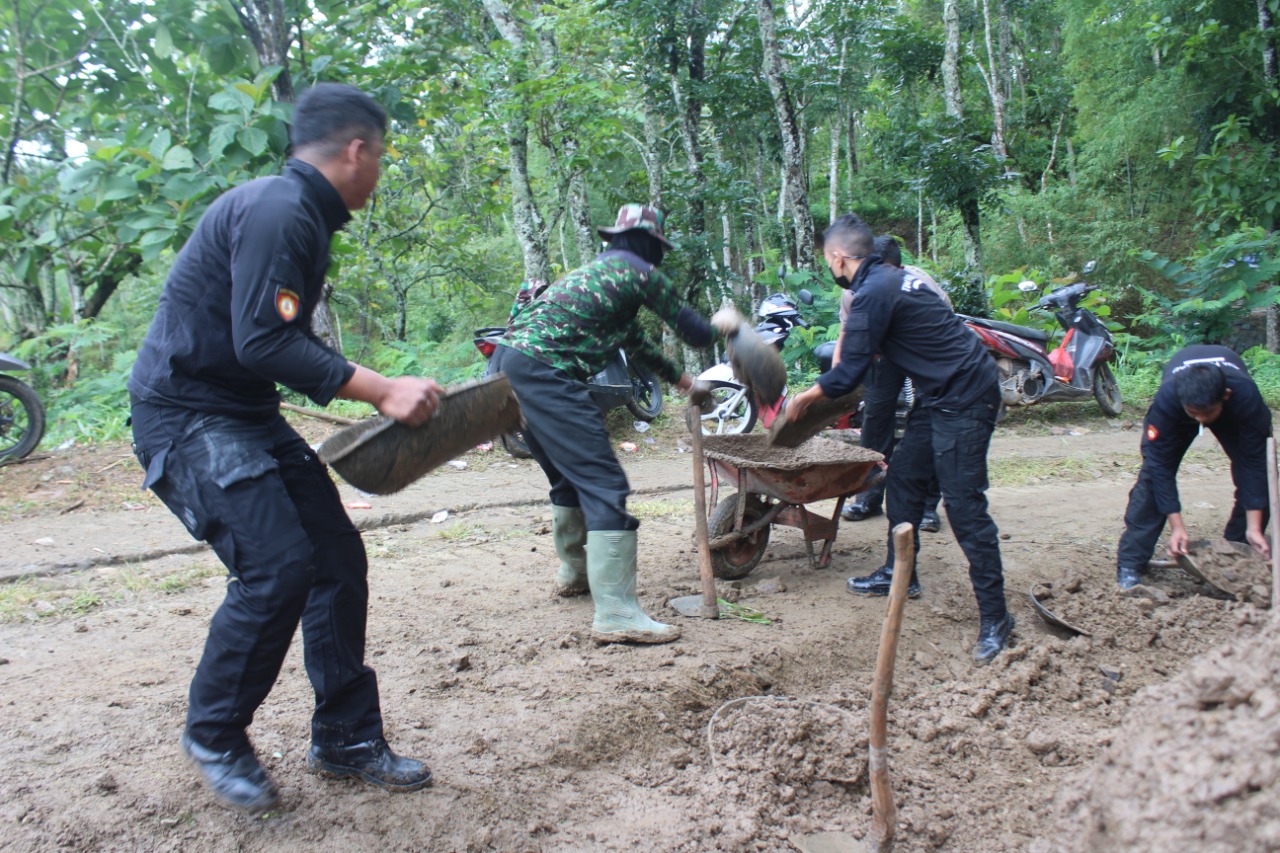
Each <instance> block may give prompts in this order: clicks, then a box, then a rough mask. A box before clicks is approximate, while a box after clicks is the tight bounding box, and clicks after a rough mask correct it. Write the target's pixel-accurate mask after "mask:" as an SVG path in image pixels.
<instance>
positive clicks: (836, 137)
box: [827, 111, 843, 222]
mask: <svg viewBox="0 0 1280 853" xmlns="http://www.w3.org/2000/svg"><path fill="white" fill-rule="evenodd" d="M840 112H843V111H838V112H837V113H836V117H835V120H834V121H832V123H831V160H830V162H829V164H828V168H827V180H828V182H829V183H830V186H829V187H828V188H827V208H828V217H827V222H835V221H836V217H837V216H839V215H840V128H841V126H842V123H843V122H842V120H843V116H841V115H840Z"/></svg>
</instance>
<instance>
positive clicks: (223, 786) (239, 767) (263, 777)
mask: <svg viewBox="0 0 1280 853" xmlns="http://www.w3.org/2000/svg"><path fill="white" fill-rule="evenodd" d="M181 744H182V751H183V753H184V754H185V755H186V756H187V758H190V759H191V763H192V764H194V765H195V766H196V768H197V769H198V770H199V771H200V772H201V774H203V775H204V780H205V781H206V782H208V783H209V787H210V788H212V789H213V793H214V796H216V797H217V798H218V800H219V801H220V802H222V804H223V805H226V806H230V807H231V808H233V809H238V810H240V811H242V812H245V813H246V814H250V815H260V814H262V813H263V812H267V811H270V810H271V809H273V808H275V806H276V804H278V803H279V802H280V792H279V791H277V790H276V786H275V783H273V782H272V781H271V779H270V777H268V776H267V771H265V770H263V769H262V765H261V764H259V763H258V757H257V756H256V755H254V754H253V748H252V747H248V746H246V747H245V748H244V749H242V750H231V751H229V752H214V751H213V750H212V749H207V748H205V747H203V746H201V745H200V744H198V743H196V742H195V741H194V740H192V739H191V736H190V735H188V734H187V733H186V732H183V734H182V741H181Z"/></svg>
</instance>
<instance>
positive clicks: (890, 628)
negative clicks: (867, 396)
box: [868, 522, 916, 853]
mask: <svg viewBox="0 0 1280 853" xmlns="http://www.w3.org/2000/svg"><path fill="white" fill-rule="evenodd" d="M915 551H916V544H915V528H914V527H913V526H912V525H910V524H907V523H906V522H903V523H901V524H899V525H897V526H895V527H894V528H893V583H892V584H890V586H889V612H888V614H886V615H885V617H884V627H883V628H882V629H881V631H880V653H879V655H877V656H876V675H875V681H873V682H872V683H871V738H870V747H871V750H870V752H871V755H870V759H869V761H868V766H869V767H870V775H871V833H870V836H869V841H870V842H871V849H872V850H874V851H876V853H888V851H889V850H892V849H893V836H894V833H895V831H896V828H897V823H898V811H897V808H896V807H895V806H894V803H893V786H892V785H891V784H890V781H889V752H888V749H887V748H886V742H887V740H888V737H887V732H888V724H889V696H890V695H892V693H893V662H894V659H895V658H896V657H897V656H898V634H899V633H900V631H901V630H902V608H903V605H904V604H906V602H907V587H908V586H910V584H911V567H912V565H913V563H914V562H915V560H914V558H915Z"/></svg>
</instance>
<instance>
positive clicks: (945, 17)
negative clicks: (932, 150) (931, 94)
mask: <svg viewBox="0 0 1280 853" xmlns="http://www.w3.org/2000/svg"><path fill="white" fill-rule="evenodd" d="M942 26H943V30H944V31H945V42H944V47H943V52H942V90H943V99H944V101H945V103H946V109H947V115H949V116H951V117H953V118H958V119H962V118H964V106H963V103H962V101H961V98H960V6H959V0H943V2H942Z"/></svg>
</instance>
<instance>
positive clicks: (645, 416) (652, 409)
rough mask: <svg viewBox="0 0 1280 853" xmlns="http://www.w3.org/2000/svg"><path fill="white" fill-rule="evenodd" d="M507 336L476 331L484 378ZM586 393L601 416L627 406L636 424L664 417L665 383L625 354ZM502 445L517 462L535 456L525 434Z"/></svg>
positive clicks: (501, 330) (496, 330)
mask: <svg viewBox="0 0 1280 853" xmlns="http://www.w3.org/2000/svg"><path fill="white" fill-rule="evenodd" d="M506 334H507V330H506V328H505V327H503V326H487V327H485V328H483V329H476V330H475V335H474V338H473V340H472V343H474V344H475V347H476V349H477V350H479V351H480V354H481V355H483V356H484V359H485V368H484V375H485V376H489V375H491V374H492V373H493V372H494V367H493V358H492V356H493V352H494V350H496V349H497V348H498V344H500V343H501V342H502V339H503V338H504V337H505V336H506ZM587 391H588V393H590V394H591V399H592V400H593V401H594V402H595V404H596V406H597V407H599V409H600V411H601V412H607V411H609V410H611V409H616V408H619V407H621V406H625V407H626V408H627V411H629V412H631V414H632V415H634V416H635V417H636V419H637V420H641V421H644V422H645V423H648V422H650V421H652V420H653V419H654V418H656V417H657V416H658V415H660V414H661V413H662V383H661V382H660V381H659V379H658V377H657V376H656V375H654V373H653V372H652V371H650V370H649V369H648V368H646V367H644V366H643V365H641V364H637V363H636V362H634V361H632V360H631V359H630V357H628V356H627V353H626V351H625V350H621V349H620V350H618V354H617V355H616V356H614V358H613V361H611V362H609V364H608V366H607V367H605V369H604V370H602V371H600V372H599V373H597V374H596V375H595V376H592V377H591V378H590V379H588V380H587ZM500 441H501V442H502V446H503V447H504V448H506V451H507V452H508V453H510V454H511V455H512V456H514V457H516V458H517V459H530V458H532V456H533V454H532V453H530V452H529V445H528V443H527V442H526V441H525V439H524V434H523V433H521V432H519V431H517V432H513V433H507V434H505V435H503V436H501V437H500Z"/></svg>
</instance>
